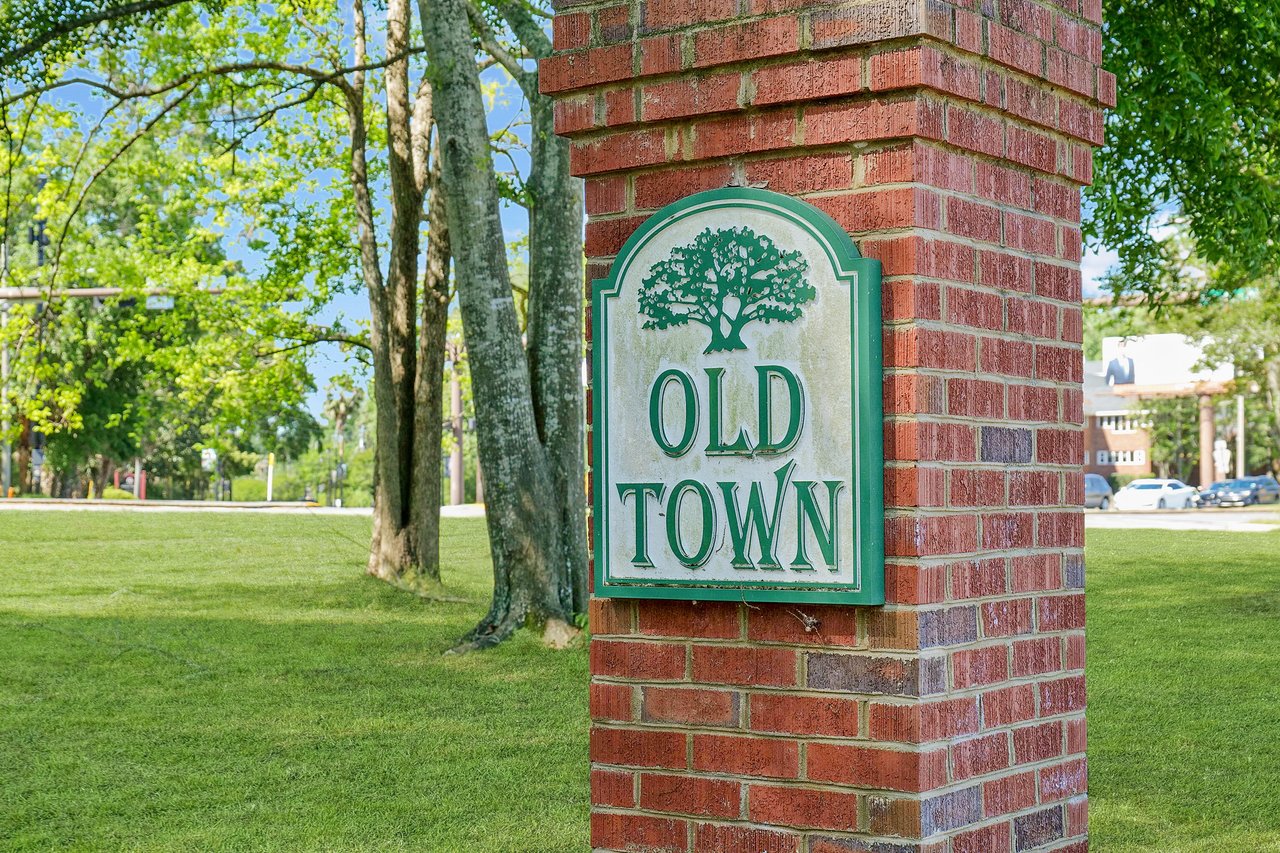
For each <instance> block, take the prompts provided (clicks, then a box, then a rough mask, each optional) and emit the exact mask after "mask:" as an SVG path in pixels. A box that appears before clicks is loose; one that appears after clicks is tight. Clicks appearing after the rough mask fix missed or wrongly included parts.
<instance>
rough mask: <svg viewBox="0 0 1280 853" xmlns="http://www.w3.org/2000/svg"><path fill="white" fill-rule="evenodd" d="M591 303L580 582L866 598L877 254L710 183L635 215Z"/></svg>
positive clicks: (690, 593)
mask: <svg viewBox="0 0 1280 853" xmlns="http://www.w3.org/2000/svg"><path fill="white" fill-rule="evenodd" d="M592 317H593V326H592V329H593V335H594V339H593V349H592V374H593V403H592V405H593V412H592V415H593V420H592V423H593V432H592V441H593V465H594V468H593V472H592V476H593V485H594V494H595V504H594V512H595V527H594V530H595V569H596V576H595V593H596V594H597V595H603V596H617V597H635V598H684V599H698V600H708V599H719V600H745V601H794V602H814V601H828V602H845V603H867V604H877V603H883V601H884V510H883V497H882V489H883V470H884V458H883V451H882V429H883V425H882V422H883V414H882V405H881V382H882V368H881V351H880V264H879V262H878V261H874V260H869V259H864V258H861V257H860V256H859V254H858V251H857V249H856V247H855V246H854V244H853V242H852V241H851V240H850V239H849V237H848V235H847V234H846V233H845V232H844V230H843V229H842V228H841V227H840V226H839V225H837V224H836V222H835V221H833V220H832V219H831V218H830V217H828V216H827V215H826V214H825V213H823V212H822V211H820V210H818V209H817V208H815V207H813V206H811V205H809V204H806V203H804V202H801V201H798V200H796V199H793V198H790V197H788V196H784V195H781V194H778V193H773V192H767V191H764V190H757V189H749V188H727V189H722V190H713V191H710V192H704V193H700V194H698V195H694V196H691V197H689V198H686V199H684V200H682V201H679V202H677V203H675V204H673V205H671V206H669V207H667V208H665V209H663V210H661V211H659V212H658V213H656V214H654V216H653V217H651V218H650V219H649V220H648V221H647V222H646V223H645V224H644V225H642V226H641V227H640V228H639V230H637V231H636V233H635V234H634V235H633V236H632V237H631V239H630V240H629V241H628V242H627V244H626V246H624V247H623V249H622V251H621V252H620V253H619V255H618V257H617V259H616V260H615V262H614V265H613V269H612V270H611V272H610V275H609V277H608V278H606V279H603V280H600V281H596V282H595V283H594V285H593V290H592Z"/></svg>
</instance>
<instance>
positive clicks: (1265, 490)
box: [1196, 477, 1280, 507]
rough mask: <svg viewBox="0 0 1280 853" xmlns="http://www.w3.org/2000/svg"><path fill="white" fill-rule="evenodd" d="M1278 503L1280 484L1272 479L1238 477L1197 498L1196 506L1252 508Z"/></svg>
mask: <svg viewBox="0 0 1280 853" xmlns="http://www.w3.org/2000/svg"><path fill="white" fill-rule="evenodd" d="M1277 501H1280V483H1277V482H1276V480H1275V478H1274V477H1238V478H1236V479H1234V480H1222V481H1221V482H1217V483H1214V484H1213V485H1211V486H1210V487H1209V488H1207V489H1201V490H1200V494H1199V495H1198V496H1197V500H1196V504H1197V505H1198V506H1202V507H1205V506H1252V505H1253V504H1258V503H1275V502H1277Z"/></svg>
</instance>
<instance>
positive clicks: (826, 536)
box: [791, 480, 844, 571]
mask: <svg viewBox="0 0 1280 853" xmlns="http://www.w3.org/2000/svg"><path fill="white" fill-rule="evenodd" d="M822 483H823V485H825V486H826V487H827V502H828V507H829V508H828V511H827V520H826V521H825V522H824V521H823V520H822V512H821V510H819V509H818V502H817V500H815V499H814V496H813V487H814V486H816V485H817V483H816V482H813V481H811V480H796V559H795V562H793V563H792V564H791V568H793V569H798V570H812V569H813V563H811V562H809V555H808V553H807V552H806V550H805V544H806V542H807V541H808V533H807V528H808V527H810V526H811V527H812V528H813V535H814V538H815V539H816V540H817V542H818V550H820V551H821V552H822V560H823V562H824V563H826V566H827V568H828V569H830V570H831V571H835V570H836V569H837V567H838V564H839V539H838V536H839V530H840V492H841V490H843V489H844V483H842V482H840V481H839V480H823V481H822Z"/></svg>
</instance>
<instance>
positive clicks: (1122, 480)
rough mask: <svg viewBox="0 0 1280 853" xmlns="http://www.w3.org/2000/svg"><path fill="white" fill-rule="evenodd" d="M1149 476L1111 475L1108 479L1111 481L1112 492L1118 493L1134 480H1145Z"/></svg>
mask: <svg viewBox="0 0 1280 853" xmlns="http://www.w3.org/2000/svg"><path fill="white" fill-rule="evenodd" d="M1150 476H1151V475H1150V474H1112V475H1111V476H1110V477H1109V478H1108V479H1110V480H1111V488H1112V490H1114V491H1117V492H1118V491H1120V490H1121V489H1123V488H1124V487H1125V486H1127V485H1129V484H1130V483H1132V482H1133V481H1134V480H1145V479H1146V478H1147V477H1150Z"/></svg>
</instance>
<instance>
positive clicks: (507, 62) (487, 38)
mask: <svg viewBox="0 0 1280 853" xmlns="http://www.w3.org/2000/svg"><path fill="white" fill-rule="evenodd" d="M466 7H467V17H468V18H470V19H471V24H472V26H473V27H475V29H476V31H477V32H478V33H479V34H480V46H481V47H483V48H484V50H485V53H487V54H489V55H490V56H492V57H493V58H494V59H496V60H497V61H498V64H499V65H501V66H502V67H503V68H504V69H506V72H507V73H508V74H510V75H511V79H512V80H515V81H516V83H517V84H518V85H519V86H520V89H521V91H523V92H524V93H525V96H526V97H530V98H532V97H533V96H534V95H536V94H537V91H538V75H537V72H534V71H529V70H527V69H525V67H524V66H523V65H521V64H520V59H519V58H518V57H516V56H515V55H514V54H513V53H511V51H509V50H507V49H506V48H505V47H503V46H502V44H501V43H500V42H499V41H498V37H497V35H496V34H495V33H494V32H493V28H492V27H490V26H489V22H488V21H486V20H485V19H484V15H483V14H481V12H480V10H479V9H477V8H476V7H475V5H474V4H473V3H471V2H468V3H467V4H466ZM530 87H532V94H531V90H530Z"/></svg>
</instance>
